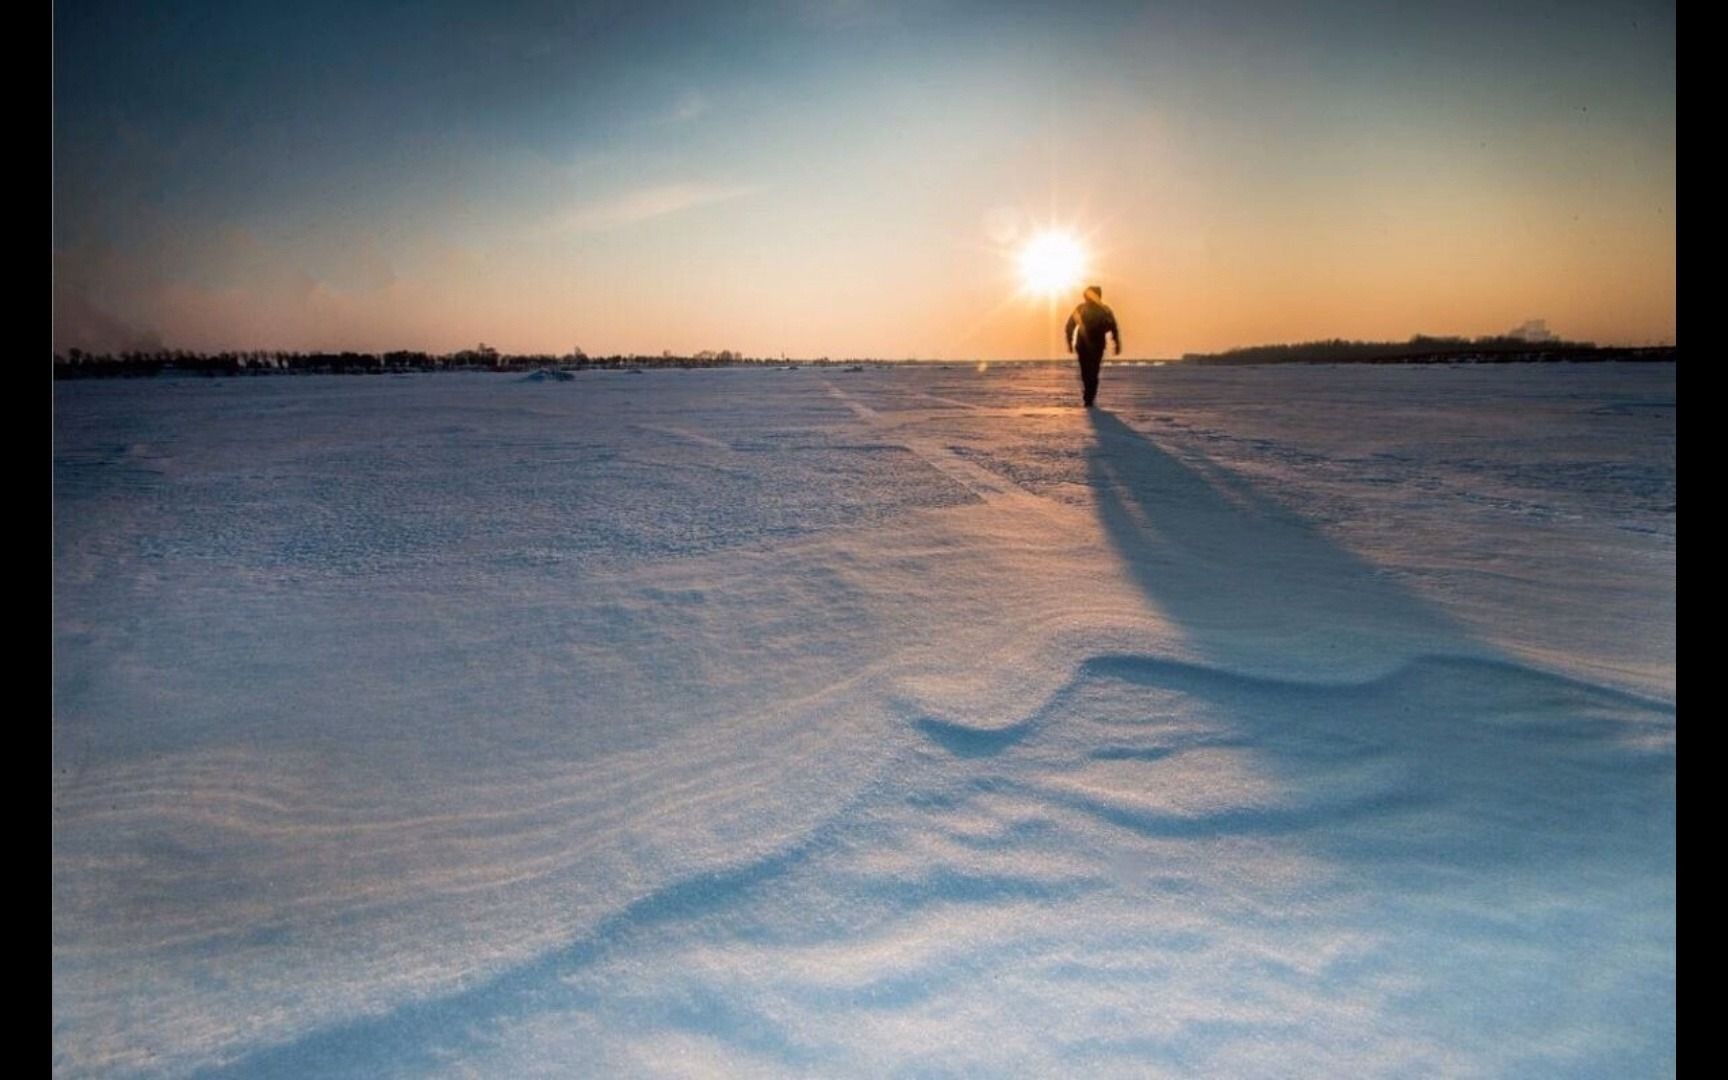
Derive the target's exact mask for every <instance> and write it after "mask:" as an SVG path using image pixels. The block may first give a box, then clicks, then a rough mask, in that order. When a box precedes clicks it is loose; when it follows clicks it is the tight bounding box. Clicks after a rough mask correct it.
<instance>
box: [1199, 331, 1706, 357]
mask: <svg viewBox="0 0 1728 1080" xmlns="http://www.w3.org/2000/svg"><path fill="white" fill-rule="evenodd" d="M1674 358H1675V349H1674V347H1673V346H1658V347H1649V348H1630V347H1598V346H1597V345H1595V344H1593V343H1591V342H1588V341H1561V340H1558V339H1553V340H1546V341H1532V340H1530V339H1529V338H1525V337H1513V336H1508V335H1496V336H1492V337H1479V338H1465V337H1429V336H1427V335H1425V334H1417V335H1416V336H1414V337H1412V338H1411V339H1410V340H1409V341H1402V342H1392V341H1345V340H1342V339H1339V338H1334V339H1332V340H1330V341H1305V342H1302V343H1300V344H1296V345H1251V346H1248V347H1247V348H1241V349H1229V350H1226V351H1225V352H1217V353H1184V354H1183V356H1182V359H1183V360H1184V361H1188V362H1193V363H1202V364H1442V363H1454V364H1455V363H1481V364H1510V363H1543V362H1554V361H1568V360H1570V361H1579V360H1585V361H1589V360H1598V361H1600V360H1673V359H1674Z"/></svg>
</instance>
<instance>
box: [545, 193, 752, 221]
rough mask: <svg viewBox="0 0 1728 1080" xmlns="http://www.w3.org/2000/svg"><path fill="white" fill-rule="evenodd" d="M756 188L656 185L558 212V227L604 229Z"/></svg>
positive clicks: (736, 196) (735, 196) (734, 196)
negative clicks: (559, 213)
mask: <svg viewBox="0 0 1728 1080" xmlns="http://www.w3.org/2000/svg"><path fill="white" fill-rule="evenodd" d="M756 190H758V187H757V186H756V185H750V184H745V185H725V184H708V183H676V184H657V185H655V186H653V187H646V188H639V189H637V190H635V191H627V192H625V193H623V194H621V195H613V196H608V197H607V198H603V199H597V200H594V201H592V202H586V203H581V204H578V205H576V206H573V207H571V208H570V209H568V210H566V211H565V212H564V213H563V214H561V215H559V217H558V219H557V222H556V227H557V228H558V230H559V231H561V232H573V233H583V232H602V231H605V230H608V229H617V228H622V227H624V226H626V225H635V224H638V223H640V222H644V221H650V220H653V219H654V218H660V217H666V216H667V215H669V214H678V213H683V212H684V211H686V210H692V209H695V208H696V207H699V206H711V205H713V204H715V203H722V202H729V201H731V200H733V199H739V198H743V197H744V196H746V195H749V194H751V193H752V192H755V191H756Z"/></svg>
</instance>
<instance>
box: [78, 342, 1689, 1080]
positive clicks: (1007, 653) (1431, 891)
mask: <svg viewBox="0 0 1728 1080" xmlns="http://www.w3.org/2000/svg"><path fill="white" fill-rule="evenodd" d="M1071 382H1072V376H1071V373H1070V372H1068V371H1066V370H1060V369H1025V370H1006V371H1004V370H1002V369H993V370H991V371H990V372H988V373H982V374H981V373H978V372H973V371H969V370H964V371H948V370H933V369H915V370H895V371H870V372H865V373H863V374H850V375H848V376H847V377H846V378H845V379H843V380H842V379H838V378H835V379H829V378H826V377H825V376H824V374H823V373H822V372H821V371H816V370H803V371H793V372H778V371H756V370H716V371H689V372H686V371H652V372H648V373H647V374H645V375H640V376H636V377H633V378H632V377H628V376H627V375H626V374H625V373H611V372H588V373H583V374H582V375H581V376H580V377H578V378H577V379H575V380H573V381H570V382H551V381H543V382H522V381H519V380H514V379H503V378H490V377H485V376H472V377H468V376H446V377H422V378H402V379H392V380H355V379H340V378H328V379H324V378H304V379H271V380H246V381H232V382H230V381H216V380H167V379H164V380H154V381H149V382H144V383H127V384H119V383H90V384H75V385H65V386H57V387H56V399H55V407H56V443H55V474H54V482H55V505H54V515H55V566H54V600H55V614H54V660H55V673H54V689H55V702H54V747H53V769H54V781H53V899H54V915H53V932H54V954H53V964H54V1064H55V1069H56V1071H57V1072H59V1073H62V1074H66V1075H87V1074H94V1073H104V1074H111V1073H119V1074H146V1075H156V1074H166V1075H184V1074H189V1073H195V1072H204V1071H207V1072H212V1073H216V1074H224V1073H232V1074H235V1075H281V1076H289V1075H296V1076H298V1075H353V1076H377V1075H401V1074H407V1075H420V1074H426V1073H459V1074H472V1073H479V1074H486V1075H552V1074H574V1075H597V1074H598V1075H616V1074H632V1075H638V1074H645V1075H665V1074H671V1075H684V1074H692V1073H694V1074H712V1073H728V1074H733V1073H736V1074H756V1073H764V1074H796V1075H824V1076H831V1075H881V1074H885V1073H916V1074H919V1075H931V1074H949V1073H957V1074H1000V1073H1004V1072H1016V1073H1042V1074H1052V1075H1075V1074H1079V1073H1081V1072H1084V1073H1085V1074H1087V1075H1092V1074H1125V1075H1126V1074H1133V1075H1145V1074H1147V1073H1153V1074H1158V1073H1165V1074H1175V1075H1184V1074H1186V1075H1206V1076H1216V1075H1243V1076H1246V1075H1316V1074H1352V1075H1407V1074H1411V1073H1419V1074H1434V1073H1440V1074H1449V1075H1507V1074H1518V1075H1532V1074H1534V1075H1549V1074H1552V1075H1651V1074H1660V1073H1664V1072H1668V1071H1671V1070H1672V1068H1673V1055H1674V1023H1675V1021H1674V970H1675V962H1674V896H1673V889H1674V875H1675V848H1674V835H1675V833H1674V768H1675V767H1674V761H1675V759H1674V704H1673V702H1674V638H1673V634H1674V631H1673V607H1674V577H1673V574H1674V554H1675V532H1674V457H1673V453H1674V450H1673V447H1674V430H1675V425H1674V408H1673V404H1674V375H1673V369H1672V367H1670V366H1664V365H1655V366H1648V367H1635V368H1623V367H1620V366H1618V365H1603V366H1592V367H1587V368H1570V367H1567V368H1499V369H1496V370H1490V371H1478V370H1454V369H1438V368H1421V369H1401V370H1400V369H1395V370H1386V369H1378V370H1372V371H1368V370H1359V369H1304V370H1301V371H1289V370H1277V371H1272V370H1232V371H1221V372H1220V371H1203V370H1191V369H1182V368H1175V367H1172V368H1161V369H1129V368H1111V369H1108V370H1107V371H1106V373H1105V380H1104V392H1103V395H1102V397H1101V400H1102V401H1103V402H1104V403H1105V405H1106V410H1105V411H1103V412H1100V413H1093V414H1088V413H1085V412H1083V411H1081V410H1078V409H1075V408H1073V407H1072V406H1071V404H1070V403H1069V399H1070V398H1072V397H1073V396H1074V395H1075V390H1074V387H1073V386H1072V385H1071Z"/></svg>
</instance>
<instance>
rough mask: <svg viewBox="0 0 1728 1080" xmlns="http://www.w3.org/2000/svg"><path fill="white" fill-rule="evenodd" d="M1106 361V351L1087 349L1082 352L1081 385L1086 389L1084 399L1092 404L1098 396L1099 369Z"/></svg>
mask: <svg viewBox="0 0 1728 1080" xmlns="http://www.w3.org/2000/svg"><path fill="white" fill-rule="evenodd" d="M1103 363H1104V353H1103V352H1102V351H1099V352H1091V351H1086V352H1082V353H1081V354H1080V385H1081V387H1082V388H1083V389H1084V391H1085V394H1084V399H1083V400H1084V401H1085V402H1086V404H1088V405H1090V404H1092V402H1093V399H1095V398H1096V397H1097V396H1098V369H1099V368H1100V367H1101V366H1102V365H1103Z"/></svg>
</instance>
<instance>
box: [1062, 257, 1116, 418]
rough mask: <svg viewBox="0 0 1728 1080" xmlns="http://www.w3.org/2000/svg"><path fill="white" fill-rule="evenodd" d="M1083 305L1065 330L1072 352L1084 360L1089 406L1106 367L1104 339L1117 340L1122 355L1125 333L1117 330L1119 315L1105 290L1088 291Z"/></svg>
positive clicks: (1082, 382)
mask: <svg viewBox="0 0 1728 1080" xmlns="http://www.w3.org/2000/svg"><path fill="white" fill-rule="evenodd" d="M1082 296H1083V298H1082V299H1081V301H1080V306H1079V307H1077V308H1075V309H1074V314H1072V315H1070V316H1068V325H1067V327H1066V328H1064V329H1063V331H1062V334H1063V338H1064V340H1066V341H1067V342H1068V350H1069V351H1070V352H1072V353H1073V354H1074V355H1075V356H1077V357H1079V359H1080V386H1081V388H1082V389H1083V391H1084V400H1085V402H1086V407H1087V408H1088V409H1090V408H1091V407H1092V402H1093V400H1094V399H1096V398H1097V397H1098V369H1099V368H1102V367H1103V366H1104V337H1105V335H1106V334H1108V335H1109V336H1110V337H1111V338H1113V339H1115V345H1116V355H1117V356H1121V355H1122V331H1121V330H1119V329H1117V327H1116V313H1115V312H1114V311H1111V310H1110V309H1109V308H1107V307H1105V306H1104V290H1103V289H1102V288H1100V287H1099V286H1097V285H1089V286H1087V288H1086V291H1085V293H1084V294H1082Z"/></svg>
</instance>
